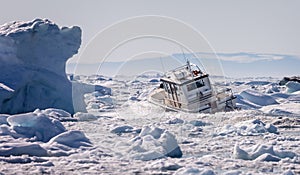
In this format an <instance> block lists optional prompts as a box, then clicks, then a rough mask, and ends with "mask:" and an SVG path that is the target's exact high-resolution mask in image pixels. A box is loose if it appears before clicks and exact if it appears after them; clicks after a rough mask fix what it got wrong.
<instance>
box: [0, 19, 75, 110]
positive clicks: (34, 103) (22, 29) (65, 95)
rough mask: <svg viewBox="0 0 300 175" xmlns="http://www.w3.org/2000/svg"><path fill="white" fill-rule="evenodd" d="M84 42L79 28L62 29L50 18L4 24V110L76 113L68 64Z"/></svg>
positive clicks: (0, 89) (0, 44)
mask: <svg viewBox="0 0 300 175" xmlns="http://www.w3.org/2000/svg"><path fill="white" fill-rule="evenodd" d="M80 44H81V29H80V28H79V27H76V26H75V27H70V28H67V27H63V28H59V27H58V26H57V25H56V24H54V23H52V22H51V21H49V20H47V19H35V20H33V21H29V22H12V23H7V24H4V25H2V26H0V69H1V76H0V82H1V84H0V112H1V113H9V114H16V113H22V112H30V111H33V110H35V109H36V108H40V109H46V108H50V107H52V108H60V109H64V110H67V111H68V112H70V113H73V111H74V110H73V106H72V85H71V83H70V82H69V80H68V79H67V76H66V73H65V64H66V61H67V60H68V59H69V58H70V57H72V56H73V55H74V54H76V53H77V51H78V49H79V47H80Z"/></svg>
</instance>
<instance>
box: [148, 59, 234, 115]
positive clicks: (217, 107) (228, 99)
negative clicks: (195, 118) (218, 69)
mask: <svg viewBox="0 0 300 175" xmlns="http://www.w3.org/2000/svg"><path fill="white" fill-rule="evenodd" d="M160 81H161V84H160V86H159V87H158V88H156V89H155V90H154V91H153V92H152V93H151V94H150V95H149V97H148V100H149V102H151V103H153V104H156V105H159V106H161V107H164V108H166V109H168V110H174V111H185V112H193V113H197V112H203V113H215V112H220V111H231V110H234V109H236V96H234V95H233V93H232V90H231V89H230V88H222V89H219V88H218V89H217V88H216V87H215V86H212V84H211V81H210V79H209V75H208V74H207V73H205V72H203V71H201V69H200V68H199V67H198V66H197V65H195V64H192V63H190V62H189V61H187V63H186V64H185V65H183V66H181V67H178V68H176V69H173V70H170V71H168V72H166V73H165V74H164V75H163V77H162V78H161V79H160Z"/></svg>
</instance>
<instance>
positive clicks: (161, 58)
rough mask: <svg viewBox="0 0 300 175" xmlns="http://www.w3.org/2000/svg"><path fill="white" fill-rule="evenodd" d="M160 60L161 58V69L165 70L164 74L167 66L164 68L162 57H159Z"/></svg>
mask: <svg viewBox="0 0 300 175" xmlns="http://www.w3.org/2000/svg"><path fill="white" fill-rule="evenodd" d="M159 58H160V63H161V67H162V69H163V72H165V66H164V63H163V61H162V58H161V57H159Z"/></svg>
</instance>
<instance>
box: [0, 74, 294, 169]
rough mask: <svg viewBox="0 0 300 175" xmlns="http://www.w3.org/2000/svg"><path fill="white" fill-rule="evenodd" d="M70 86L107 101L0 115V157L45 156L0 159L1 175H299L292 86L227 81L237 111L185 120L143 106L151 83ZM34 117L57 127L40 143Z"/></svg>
mask: <svg viewBox="0 0 300 175" xmlns="http://www.w3.org/2000/svg"><path fill="white" fill-rule="evenodd" d="M75 79H76V81H78V82H81V83H86V84H90V85H101V86H104V87H109V88H111V94H107V93H106V94H103V93H100V92H99V89H98V90H96V89H95V90H96V91H95V92H91V93H90V92H88V93H86V94H85V95H84V102H85V104H86V106H85V107H86V110H87V111H88V113H82V112H80V113H76V114H74V115H73V116H70V115H69V114H68V113H64V112H63V111H61V110H57V109H49V110H42V111H39V110H37V111H35V112H33V113H32V114H22V115H25V117H26V116H27V115H34V117H33V118H32V119H31V120H29V121H28V120H26V121H24V122H23V119H21V118H20V117H18V116H9V115H4V114H3V115H0V122H1V124H2V125H1V127H0V129H1V132H0V137H1V142H0V153H1V152H2V153H3V152H5V151H6V150H5V149H8V148H10V151H12V153H14V152H13V151H14V150H13V149H16V150H18V149H17V148H19V147H20V146H22V144H23V145H24V144H25V145H27V146H28V147H26V148H27V149H29V150H30V149H35V150H38V149H37V148H39V149H41V148H42V149H43V150H45V151H46V152H45V153H44V152H41V153H43V154H45V155H43V154H42V155H28V154H27V155H26V154H21V155H12V156H10V155H2V156H0V172H2V173H4V174H43V173H45V174H299V173H300V134H299V133H300V117H299V116H300V111H299V109H300V103H299V102H300V101H299V97H298V96H299V93H298V91H295V90H296V89H297V88H298V86H299V85H298V84H293V86H290V85H288V86H279V85H278V84H277V83H278V80H276V79H268V78H264V79H259V80H258V79H242V80H241V79H239V80H235V79H232V80H231V82H230V83H227V84H224V86H230V87H231V88H233V90H234V92H235V93H236V94H237V95H238V98H239V101H238V102H239V103H238V106H239V107H241V108H242V109H241V110H239V111H232V112H226V113H225V112H220V113H216V114H190V113H184V112H172V111H165V110H164V109H163V108H161V107H157V106H154V105H152V104H150V103H149V102H148V101H147V95H148V94H149V93H150V92H151V91H152V90H153V88H155V87H156V86H158V85H159V83H157V81H152V80H153V77H151V76H141V77H135V78H134V79H130V78H128V79H125V78H112V79H111V78H106V77H101V78H99V77H97V76H92V77H86V76H77V77H75ZM99 87H100V86H99ZM291 87H292V88H293V90H292V91H293V92H292V91H291V90H290V89H291ZM37 116H44V117H47V118H48V119H49V120H46V119H45V122H46V121H48V122H50V123H52V124H54V125H55V126H57V127H58V126H59V127H58V128H57V129H56V130H54V132H57V133H56V134H54V135H55V136H52V135H46V136H47V137H41V135H42V134H41V133H45V134H47V132H41V129H39V128H38V127H35V125H36V122H37V121H39V120H37V119H38V117H37ZM42 121H44V120H42ZM60 124H61V125H62V126H61V125H60ZM14 126H18V127H33V128H34V129H38V130H37V131H38V132H34V133H33V135H28V134H27V135H26V134H21V135H20V131H19V133H18V132H17V131H18V130H16V128H15V127H14ZM59 128H60V129H59ZM5 133H6V134H5ZM39 133H40V134H39ZM48 137H49V139H46V140H44V141H43V140H42V141H41V138H48ZM8 146H10V147H8ZM29 152H30V151H29ZM49 153H52V154H49ZM55 153H57V154H55ZM49 155H50V156H49Z"/></svg>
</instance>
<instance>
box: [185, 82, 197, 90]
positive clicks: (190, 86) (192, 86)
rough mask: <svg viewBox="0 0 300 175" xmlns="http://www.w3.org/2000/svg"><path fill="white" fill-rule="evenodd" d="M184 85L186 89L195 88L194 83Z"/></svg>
mask: <svg viewBox="0 0 300 175" xmlns="http://www.w3.org/2000/svg"><path fill="white" fill-rule="evenodd" d="M186 87H187V90H188V91H192V90H194V89H196V88H197V86H196V84H195V83H191V84H188V85H187V86H186Z"/></svg>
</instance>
